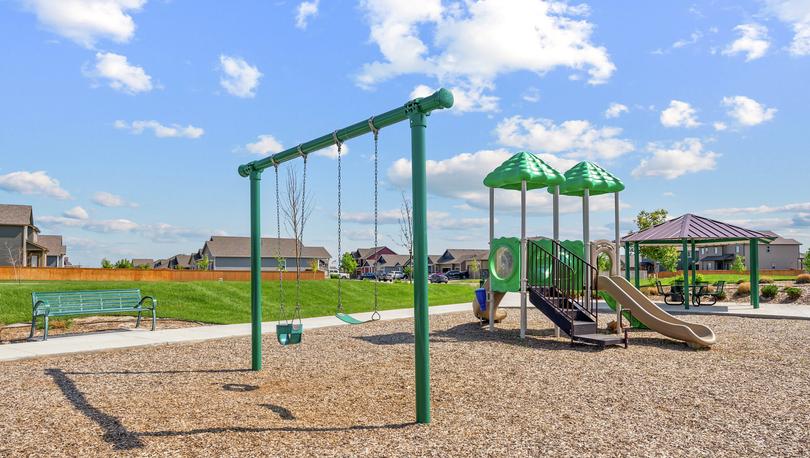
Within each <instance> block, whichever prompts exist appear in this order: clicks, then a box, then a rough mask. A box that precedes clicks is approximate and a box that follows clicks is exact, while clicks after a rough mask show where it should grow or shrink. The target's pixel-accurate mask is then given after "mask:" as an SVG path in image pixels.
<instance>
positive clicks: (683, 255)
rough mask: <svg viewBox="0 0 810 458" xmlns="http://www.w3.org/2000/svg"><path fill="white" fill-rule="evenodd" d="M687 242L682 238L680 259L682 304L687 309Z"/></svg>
mask: <svg viewBox="0 0 810 458" xmlns="http://www.w3.org/2000/svg"><path fill="white" fill-rule="evenodd" d="M688 248H689V242H688V241H687V240H686V239H683V242H682V243H681V250H682V251H681V260H682V262H683V305H684V307H685V308H686V309H687V310H689V293H690V291H689V251H688Z"/></svg>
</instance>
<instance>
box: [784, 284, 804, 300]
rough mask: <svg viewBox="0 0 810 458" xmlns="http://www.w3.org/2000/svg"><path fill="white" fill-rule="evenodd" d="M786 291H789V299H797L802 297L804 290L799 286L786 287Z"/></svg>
mask: <svg viewBox="0 0 810 458" xmlns="http://www.w3.org/2000/svg"><path fill="white" fill-rule="evenodd" d="M785 292H786V293H787V297H788V299H790V300H792V301H795V300H796V299H798V298H800V297H802V290H801V289H799V288H792V287H791V288H786V289H785Z"/></svg>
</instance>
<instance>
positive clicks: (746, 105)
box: [722, 95, 776, 126]
mask: <svg viewBox="0 0 810 458" xmlns="http://www.w3.org/2000/svg"><path fill="white" fill-rule="evenodd" d="M722 103H723V105H725V106H727V107H729V111H728V112H727V113H728V115H729V116H731V117H732V118H734V119H735V120H737V122H739V123H740V124H742V125H744V126H756V125H757V124H762V123H763V122H765V121H770V120H771V119H773V117H774V115H775V114H776V108H767V107H765V105H763V104H761V103H759V102H757V101H756V100H754V99H752V98H749V97H746V96H744V95H736V96H734V97H723V101H722Z"/></svg>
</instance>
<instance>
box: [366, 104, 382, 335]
mask: <svg viewBox="0 0 810 458" xmlns="http://www.w3.org/2000/svg"><path fill="white" fill-rule="evenodd" d="M368 127H369V129H370V130H371V132H372V133H373V134H374V249H375V250H376V249H377V246H378V245H379V240H378V238H379V237H378V234H379V228H378V220H379V218H378V217H379V205H378V203H379V192H378V189H377V183H378V182H379V179H378V176H379V158H378V153H379V150H378V143H379V137H380V129H377V128H376V127H375V126H374V116H372V117H371V118H369V120H368ZM377 260H379V256H378V257H377ZM374 270H375V272H377V271H378V270H377V263H376V262H375V263H374ZM378 287H379V282H378V281H377V276H376V274H375V276H374V313H372V314H371V319H372V321H376V320H379V319H380V309H379V302H378V296H379V295H378Z"/></svg>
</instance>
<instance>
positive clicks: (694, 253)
mask: <svg viewBox="0 0 810 458" xmlns="http://www.w3.org/2000/svg"><path fill="white" fill-rule="evenodd" d="M689 268H690V269H692V284H693V285H697V248H696V247H695V241H694V240H692V259H690V260H689Z"/></svg>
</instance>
